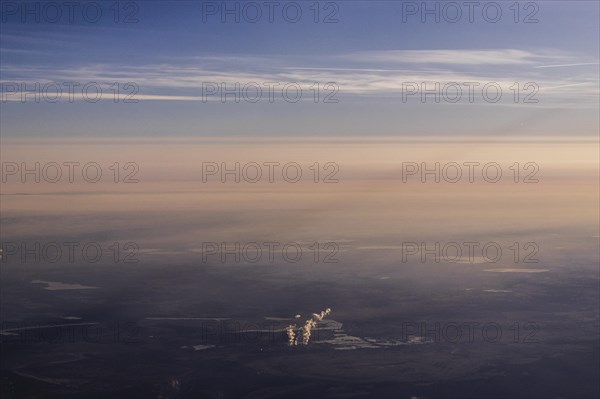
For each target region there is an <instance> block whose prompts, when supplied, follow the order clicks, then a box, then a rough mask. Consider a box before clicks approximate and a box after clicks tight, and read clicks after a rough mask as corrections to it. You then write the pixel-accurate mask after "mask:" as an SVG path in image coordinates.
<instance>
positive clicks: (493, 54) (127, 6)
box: [0, 1, 600, 137]
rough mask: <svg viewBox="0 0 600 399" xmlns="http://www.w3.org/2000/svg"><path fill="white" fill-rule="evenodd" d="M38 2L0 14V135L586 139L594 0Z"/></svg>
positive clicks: (595, 40)
mask: <svg viewBox="0 0 600 399" xmlns="http://www.w3.org/2000/svg"><path fill="white" fill-rule="evenodd" d="M47 3H48V2H43V1H42V2H35V1H29V2H11V1H7V2H3V3H2V8H1V13H2V15H1V21H2V22H1V26H0V27H1V34H2V35H1V42H0V54H1V65H0V66H1V68H0V69H1V77H0V78H1V79H0V80H1V83H2V100H1V106H2V118H1V119H2V121H1V122H0V127H1V128H2V136H3V137H39V136H41V137H64V136H66V137H72V136H78V137H114V136H117V137H131V136H136V137H137V136H154V137H156V136H158V137H171V136H173V137H175V136H192V137H195V136H250V137H253V136H278V137H290V136H292V137H293V136H299V137H305V136H347V135H348V136H381V135H383V136H400V137H401V136H415V135H449V136H451V135H457V134H458V135H491V136H496V135H501V136H523V135H560V136H564V137H571V136H596V135H597V133H598V128H599V121H598V107H599V105H598V97H599V65H598V60H599V47H600V42H599V40H600V39H599V37H600V31H599V13H600V8H599V3H598V2H596V1H536V2H518V3H515V2H512V1H497V2H475V4H474V5H473V8H472V9H469V8H468V6H465V3H464V2H427V3H422V2H403V1H369V2H367V1H334V2H317V3H315V2H312V1H297V2H287V1H282V2H276V3H277V4H274V3H268V2H262V1H259V2H245V1H240V2H235V1H229V2H200V1H198V2H195V1H133V2H120V3H115V2H113V1H98V2H78V7H76V8H75V9H69V8H68V7H66V6H65V5H64V3H61V2H54V3H53V2H50V3H52V4H54V6H48V4H47ZM115 4H118V6H117V7H116V6H115ZM449 4H450V5H449ZM515 4H516V5H517V6H515ZM423 5H424V6H423ZM53 7H54V8H53ZM269 7H273V8H272V9H270V8H269ZM424 7H425V8H424ZM224 9H225V10H230V11H231V10H233V11H232V12H231V13H225V14H223V10H224ZM84 10H85V12H84ZM116 10H118V13H116ZM257 10H260V13H261V14H260V17H259V16H258V14H256V12H257ZM284 10H285V11H284ZM298 10H300V12H301V15H299V14H296V12H297V11H298ZM317 10H318V12H317ZM424 10H425V11H427V10H438V11H437V12H434V13H433V14H427V13H426V12H424ZM457 10H460V15H459V14H457ZM484 10H485V11H484ZM498 10H499V11H500V12H501V14H496V12H497V11H498ZM517 10H518V12H517ZM27 11H29V12H27ZM57 11H58V12H60V15H59V14H57V13H56V12H57ZM270 11H272V21H271V22H270V21H269V19H270V14H269V13H270ZM97 12H100V13H101V14H97ZM436 13H437V15H436ZM96 16H97V17H96ZM296 16H297V17H296ZM436 17H437V18H438V20H437V21H436ZM236 18H237V19H238V21H236ZM253 19H256V22H252V20H253ZM295 19H297V22H293V21H294V20H295ZM38 20H39V21H38ZM54 20H56V22H55V21H54ZM495 20H496V22H494V21H495ZM115 21H116V22H115ZM315 21H316V22H315ZM454 21H455V22H454ZM36 82H37V83H39V85H40V86H39V89H36V86H35V84H36ZM52 82H53V84H52V85H50V86H46V90H47V92H46V93H48V95H47V96H46V95H42V94H40V93H41V92H42V91H43V89H42V88H43V87H44V85H48V84H50V83H52ZM65 83H66V84H67V85H69V84H76V86H72V87H73V95H72V97H70V96H69V92H68V86H67V85H65ZM86 84H87V85H88V86H86V87H88V90H89V87H90V86H91V87H92V89H91V90H92V94H93V93H94V90H97V88H98V87H99V88H100V89H102V97H101V98H100V100H99V101H97V102H92V101H91V99H93V96H91V97H90V95H89V93H90V92H89V91H88V97H84V96H83V94H82V87H84V86H85V85H86ZM115 84H116V87H118V88H119V92H118V95H117V94H116V91H115ZM57 85H58V86H59V87H61V90H63V91H62V94H60V95H56V96H58V97H57V98H58V100H56V101H55V102H50V99H53V98H55V97H56V96H54V97H53V93H56V89H55V87H56V86H57ZM236 85H237V86H236ZM223 86H224V87H223ZM236 87H238V88H239V89H237V97H236V95H234V94H232V91H231V90H232V89H233V92H236ZM257 87H260V91H259V89H257ZM284 87H286V91H285V92H283V91H282V89H283V88H284ZM483 87H486V88H487V89H486V90H487V91H486V92H485V94H484V93H483V92H482V89H483ZM298 88H300V90H301V92H300V91H298ZM317 88H318V96H317ZM27 90H33V91H37V92H38V98H39V99H40V101H39V102H36V101H35V100H36V97H35V96H34V95H31V94H29V95H28V96H25V99H24V100H23V97H22V94H21V92H22V91H27ZM227 90H230V91H229V94H225V95H223V92H226V91H227ZM427 90H430V92H429V94H423V93H424V92H426V91H427ZM459 90H460V91H459ZM470 90H473V91H470ZM489 90H491V92H490V91H489ZM498 90H501V95H500V96H498V95H497V94H498V93H500V92H499V91H498ZM431 91H432V92H431ZM433 92H435V93H436V94H433ZM517 92H518V97H515V96H516V93H517ZM495 93H496V94H495ZM115 100H117V102H115ZM236 100H239V101H238V102H236ZM436 100H439V102H436Z"/></svg>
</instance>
